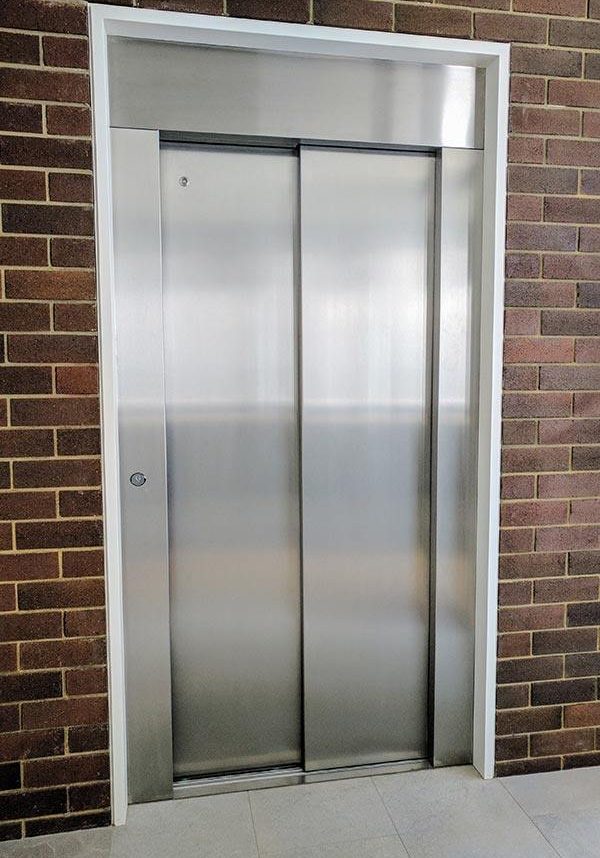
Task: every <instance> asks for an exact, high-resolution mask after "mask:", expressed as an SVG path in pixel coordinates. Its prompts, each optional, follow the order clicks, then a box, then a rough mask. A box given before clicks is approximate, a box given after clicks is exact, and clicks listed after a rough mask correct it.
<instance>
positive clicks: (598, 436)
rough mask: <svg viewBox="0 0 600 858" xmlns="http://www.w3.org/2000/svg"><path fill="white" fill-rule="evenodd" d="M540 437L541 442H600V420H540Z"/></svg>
mask: <svg viewBox="0 0 600 858" xmlns="http://www.w3.org/2000/svg"><path fill="white" fill-rule="evenodd" d="M586 342H587V341H586ZM539 437H540V443H541V444H584V443H586V442H589V441H598V442H599V443H600V420H584V419H579V420H540V423H539Z"/></svg>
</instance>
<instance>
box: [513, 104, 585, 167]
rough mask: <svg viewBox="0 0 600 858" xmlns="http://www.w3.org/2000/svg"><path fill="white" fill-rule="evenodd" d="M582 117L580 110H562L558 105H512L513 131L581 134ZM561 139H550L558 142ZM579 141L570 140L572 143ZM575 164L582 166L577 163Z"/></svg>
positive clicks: (565, 162)
mask: <svg viewBox="0 0 600 858" xmlns="http://www.w3.org/2000/svg"><path fill="white" fill-rule="evenodd" d="M580 124H581V118H580V115H579V111H578V110H562V109H560V108H556V107H512V108H511V111H510V125H511V130H512V131H513V132H516V133H519V134H558V135H565V136H569V137H571V136H573V135H578V134H579V128H580ZM557 142H559V141H549V143H557ZM564 142H565V143H566V142H567V141H564ZM575 142H577V141H574V140H569V141H568V144H569V145H571V144H572V143H575ZM549 163H555V164H556V163H564V164H572V163H574V162H572V161H560V162H559V161H550V162H549ZM575 166H580V164H579V163H575Z"/></svg>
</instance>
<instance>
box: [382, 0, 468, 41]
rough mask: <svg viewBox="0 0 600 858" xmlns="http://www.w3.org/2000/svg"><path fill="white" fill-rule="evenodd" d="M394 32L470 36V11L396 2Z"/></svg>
mask: <svg viewBox="0 0 600 858" xmlns="http://www.w3.org/2000/svg"><path fill="white" fill-rule="evenodd" d="M396 32H398V33H417V34H420V35H422V36H458V37H464V38H469V37H470V36H471V12H469V11H468V10H467V9H444V8H440V7H436V6H426V7H423V6H419V5H417V4H416V3H406V2H405V3H398V4H396Z"/></svg>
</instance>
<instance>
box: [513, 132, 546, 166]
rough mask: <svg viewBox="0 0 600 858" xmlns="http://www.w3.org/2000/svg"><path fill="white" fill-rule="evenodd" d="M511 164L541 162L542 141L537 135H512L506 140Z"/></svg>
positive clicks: (542, 158)
mask: <svg viewBox="0 0 600 858" xmlns="http://www.w3.org/2000/svg"><path fill="white" fill-rule="evenodd" d="M508 160H509V161H510V163H511V164H543V163H544V141H543V140H541V139H540V138H539V137H512V138H511V139H510V140H509V141H508Z"/></svg>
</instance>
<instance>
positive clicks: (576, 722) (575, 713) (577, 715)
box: [565, 702, 600, 727]
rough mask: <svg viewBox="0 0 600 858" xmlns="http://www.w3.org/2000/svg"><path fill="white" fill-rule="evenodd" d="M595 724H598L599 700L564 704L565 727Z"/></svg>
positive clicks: (599, 718)
mask: <svg viewBox="0 0 600 858" xmlns="http://www.w3.org/2000/svg"><path fill="white" fill-rule="evenodd" d="M597 724H600V702H594V703H573V704H571V705H569V706H565V727H588V726H596V725H597Z"/></svg>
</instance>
